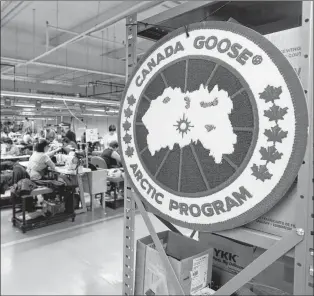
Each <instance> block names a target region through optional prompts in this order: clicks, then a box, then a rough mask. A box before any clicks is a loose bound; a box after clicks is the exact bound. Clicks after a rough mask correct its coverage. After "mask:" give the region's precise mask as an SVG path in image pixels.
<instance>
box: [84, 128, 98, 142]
mask: <svg viewBox="0 0 314 296" xmlns="http://www.w3.org/2000/svg"><path fill="white" fill-rule="evenodd" d="M97 141H98V129H97V128H89V129H86V142H92V143H94V142H97Z"/></svg>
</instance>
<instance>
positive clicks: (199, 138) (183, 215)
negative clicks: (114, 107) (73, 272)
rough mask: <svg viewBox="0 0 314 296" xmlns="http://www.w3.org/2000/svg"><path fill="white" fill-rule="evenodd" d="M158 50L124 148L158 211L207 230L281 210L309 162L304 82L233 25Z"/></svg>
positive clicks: (132, 111) (176, 37)
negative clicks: (279, 204) (276, 208)
mask: <svg viewBox="0 0 314 296" xmlns="http://www.w3.org/2000/svg"><path fill="white" fill-rule="evenodd" d="M188 35H189V36H187V34H186V32H185V30H184V29H179V30H177V31H175V32H173V33H171V34H169V35H167V36H166V37H165V38H163V39H162V40H160V41H159V42H157V43H156V44H155V45H154V46H153V47H152V48H151V50H150V51H149V52H148V53H147V55H146V56H145V57H144V58H143V59H142V60H141V62H140V63H139V64H138V66H137V67H136V69H135V71H134V73H133V75H132V76H131V78H130V79H129V81H128V84H127V86H126V89H125V93H124V100H123V105H122V109H121V111H120V122H119V125H120V129H119V141H120V147H121V152H122V157H123V162H124V166H125V169H126V172H127V173H128V175H129V178H130V181H131V183H132V185H133V187H134V189H135V191H136V192H137V193H138V194H139V196H140V197H141V198H142V200H143V201H144V202H145V204H146V205H147V206H149V208H150V210H151V211H153V212H155V213H156V214H158V215H159V216H161V217H163V218H165V219H167V220H169V221H171V222H174V223H176V224H178V225H181V226H184V227H189V228H193V229H196V230H202V231H213V230H224V229H229V228H234V227H237V226H240V225H243V224H245V223H248V222H250V221H252V220H254V219H256V218H258V217H259V216H261V215H262V214H264V213H265V212H266V211H268V210H269V209H271V208H272V207H273V206H274V205H275V204H276V203H277V202H278V201H279V200H280V199H281V197H282V196H283V195H284V193H285V192H286V191H287V190H288V188H289V187H290V185H291V184H292V182H293V181H294V179H295V177H296V175H297V173H298V170H299V167H300V165H301V163H302V160H303V157H304V153H305V148H306V140H307V127H308V119H307V109H306V103H305V97H304V92H303V89H302V87H301V84H300V82H299V79H298V77H297V75H296V73H295V71H294V70H293V68H292V66H291V65H290V64H289V62H288V61H287V59H286V58H285V57H284V56H283V54H282V53H281V52H280V51H279V50H278V49H277V48H276V47H275V46H274V45H273V44H272V43H271V42H269V41H268V40H267V39H266V38H265V37H263V36H261V35H260V34H258V33H256V32H254V31H252V30H250V29H248V28H246V27H243V26H241V25H239V24H234V23H228V22H207V23H200V24H194V25H192V26H191V27H190V28H189V34H188Z"/></svg>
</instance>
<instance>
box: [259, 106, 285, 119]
mask: <svg viewBox="0 0 314 296" xmlns="http://www.w3.org/2000/svg"><path fill="white" fill-rule="evenodd" d="M287 110H288V108H287V107H286V108H280V107H279V106H276V105H273V106H271V107H270V108H269V109H268V110H266V111H264V115H265V116H266V117H268V118H269V120H270V121H276V122H277V121H278V120H283V117H284V116H285V115H286V114H287Z"/></svg>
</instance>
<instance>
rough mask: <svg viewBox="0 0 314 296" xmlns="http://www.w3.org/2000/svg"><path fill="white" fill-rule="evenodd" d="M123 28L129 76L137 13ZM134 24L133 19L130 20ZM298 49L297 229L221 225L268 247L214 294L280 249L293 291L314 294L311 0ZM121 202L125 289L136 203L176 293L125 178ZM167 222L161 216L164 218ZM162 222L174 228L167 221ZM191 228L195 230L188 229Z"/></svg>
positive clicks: (229, 289) (130, 290)
mask: <svg viewBox="0 0 314 296" xmlns="http://www.w3.org/2000/svg"><path fill="white" fill-rule="evenodd" d="M126 21H127V24H128V25H127V31H126V34H127V35H126V36H127V38H126V40H127V44H126V48H127V53H126V61H127V77H128V76H129V74H130V73H131V71H132V69H133V67H134V66H135V65H136V63H137V57H136V39H137V26H136V25H134V24H136V21H137V16H136V14H135V15H132V16H129V17H128V18H127V20H126ZM132 24H133V25H132ZM302 32H303V36H302V40H303V44H302V51H303V61H304V63H303V65H302V73H301V82H302V85H303V88H304V92H305V94H306V99H307V106H308V112H309V123H310V126H309V133H308V144H307V150H306V154H305V157H304V162H303V165H302V166H301V169H300V171H299V175H298V176H299V178H298V180H299V181H298V185H297V186H298V189H297V196H298V197H299V201H298V204H299V206H298V208H297V221H298V222H297V225H296V230H295V231H293V230H292V231H291V232H290V233H289V234H287V235H285V236H283V237H279V236H274V235H270V234H267V233H264V232H261V231H256V230H252V229H248V228H244V227H239V228H236V229H232V230H227V231H221V232H219V235H222V236H224V237H227V238H232V239H235V240H238V241H241V242H244V243H247V244H251V245H254V246H257V247H260V248H262V249H265V250H266V251H265V252H264V253H263V254H262V255H260V256H259V257H258V258H257V259H256V260H254V261H253V262H252V263H251V264H250V265H249V266H247V267H246V268H245V269H243V270H242V271H241V272H240V273H239V274H238V275H236V276H235V277H234V278H232V279H231V280H230V281H229V282H228V283H226V284H225V285H224V286H223V287H221V288H220V289H219V290H218V291H216V293H215V295H231V294H232V293H234V292H235V291H237V290H238V289H239V288H241V287H242V286H243V285H244V284H246V283H247V282H249V281H250V280H251V279H252V278H253V277H255V276H256V275H258V274H259V273H260V272H261V271H263V270H264V269H266V268H267V267H268V266H269V265H271V264H272V263H273V262H275V261H276V260H277V259H279V258H280V257H282V256H283V255H287V256H290V257H294V259H295V260H294V261H295V266H294V295H313V260H314V249H313V235H314V232H313V199H314V197H313V180H314V179H313V2H312V1H304V2H303V3H302ZM125 192H126V198H125V204H124V254H123V256H124V265H123V295H134V266H135V265H134V264H135V262H134V261H135V241H134V231H135V229H134V219H135V209H136V205H137V207H138V209H139V211H140V213H141V215H142V217H143V219H144V222H145V223H146V225H147V228H148V230H149V232H150V235H151V236H152V238H153V241H154V243H155V245H156V248H157V250H158V251H159V254H160V256H161V259H162V261H163V263H164V265H165V267H166V270H167V271H168V275H167V276H168V277H169V278H170V279H172V282H173V283H174V284H175V286H176V288H177V295H184V293H183V290H182V287H181V285H180V283H179V280H178V278H177V277H176V275H175V273H174V270H173V269H172V266H171V264H170V262H169V260H168V258H167V255H166V253H165V251H164V249H163V247H162V245H161V243H160V241H159V240H158V237H157V234H156V231H155V229H154V227H153V224H152V222H151V221H150V218H149V216H148V213H147V211H146V210H145V208H144V206H143V203H142V202H141V200H140V199H139V197H138V196H137V195H136V194H134V192H133V191H132V189H131V186H130V185H129V183H128V181H126V182H125ZM162 222H165V221H162ZM165 224H166V225H167V226H168V227H169V228H170V229H171V230H176V228H175V226H173V225H172V224H171V223H169V222H165ZM194 234H195V231H193V233H192V235H191V236H193V235H194Z"/></svg>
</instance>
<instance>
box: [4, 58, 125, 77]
mask: <svg viewBox="0 0 314 296" xmlns="http://www.w3.org/2000/svg"><path fill="white" fill-rule="evenodd" d="M1 60H3V61H8V62H11V63H18V64H17V65H16V67H17V66H18V65H19V64H21V65H26V64H27V62H28V61H27V60H21V59H13V58H9V57H1ZM31 64H33V65H37V66H42V67H47V68H56V69H64V70H70V71H77V72H88V73H92V74H99V75H105V76H112V77H118V78H125V75H122V74H115V73H110V72H102V71H95V70H89V69H82V68H76V67H67V66H62V65H55V64H50V63H42V62H32V63H31ZM3 73H4V71H3V72H1V74H3Z"/></svg>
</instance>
